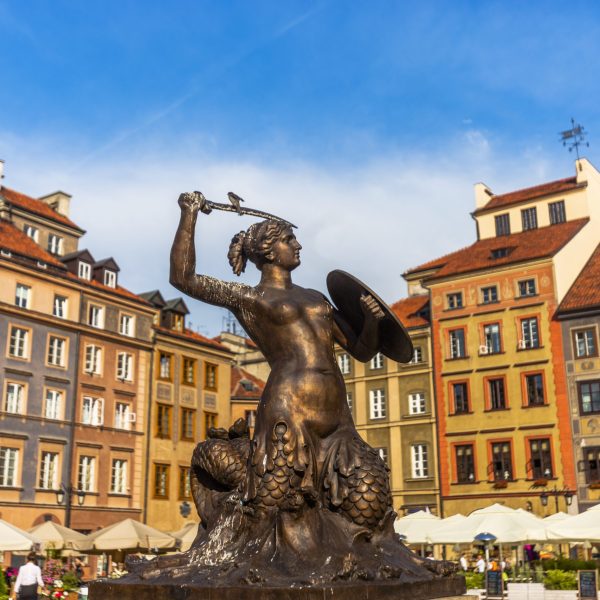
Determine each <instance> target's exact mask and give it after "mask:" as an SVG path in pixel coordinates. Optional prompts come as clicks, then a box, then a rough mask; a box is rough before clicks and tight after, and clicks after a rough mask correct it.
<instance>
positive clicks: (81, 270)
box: [77, 260, 92, 281]
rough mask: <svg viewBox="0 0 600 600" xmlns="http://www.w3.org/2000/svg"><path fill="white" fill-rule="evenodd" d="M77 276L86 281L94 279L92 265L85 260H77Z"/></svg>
mask: <svg viewBox="0 0 600 600" xmlns="http://www.w3.org/2000/svg"><path fill="white" fill-rule="evenodd" d="M77 277H79V279H84V280H85V281H91V280H92V265H90V263H89V262H85V261H84V260H80V261H77Z"/></svg>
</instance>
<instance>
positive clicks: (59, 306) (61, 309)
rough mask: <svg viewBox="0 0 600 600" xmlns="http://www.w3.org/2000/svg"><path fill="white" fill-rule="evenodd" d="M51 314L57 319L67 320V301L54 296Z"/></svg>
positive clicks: (62, 297)
mask: <svg viewBox="0 0 600 600" xmlns="http://www.w3.org/2000/svg"><path fill="white" fill-rule="evenodd" d="M52 314H53V315H54V316H55V317H58V318H59V319H66V318H67V299H66V298H65V297H64V296H54V303H53V305H52Z"/></svg>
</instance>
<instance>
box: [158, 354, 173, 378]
mask: <svg viewBox="0 0 600 600" xmlns="http://www.w3.org/2000/svg"><path fill="white" fill-rule="evenodd" d="M172 362H173V355H172V354H168V353H167V352H161V353H160V354H159V372H158V376H159V378H160V379H167V380H168V381H170V380H171V371H172V368H171V363H172Z"/></svg>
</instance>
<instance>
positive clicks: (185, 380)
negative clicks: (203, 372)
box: [181, 356, 198, 386]
mask: <svg viewBox="0 0 600 600" xmlns="http://www.w3.org/2000/svg"><path fill="white" fill-rule="evenodd" d="M197 364H198V360H197V359H196V358H191V357H190V356H183V357H182V359H181V383H182V384H183V385H192V386H195V385H196V371H197ZM190 373H191V377H188V375H189V374H190Z"/></svg>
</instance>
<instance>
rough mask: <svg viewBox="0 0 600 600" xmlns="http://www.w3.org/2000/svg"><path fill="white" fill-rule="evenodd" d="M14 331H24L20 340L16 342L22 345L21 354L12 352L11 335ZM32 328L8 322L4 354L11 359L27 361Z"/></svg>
mask: <svg viewBox="0 0 600 600" xmlns="http://www.w3.org/2000/svg"><path fill="white" fill-rule="evenodd" d="M16 331H23V332H24V333H25V335H24V337H23V340H22V342H17V343H19V344H20V345H22V347H23V354H22V355H21V354H12V353H11V348H12V347H13V335H14V332H16ZM32 337H33V336H32V330H31V328H29V327H23V326H22V325H14V324H9V326H8V344H6V356H7V358H10V359H11V360H21V361H27V362H29V361H30V360H31V346H32Z"/></svg>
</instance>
